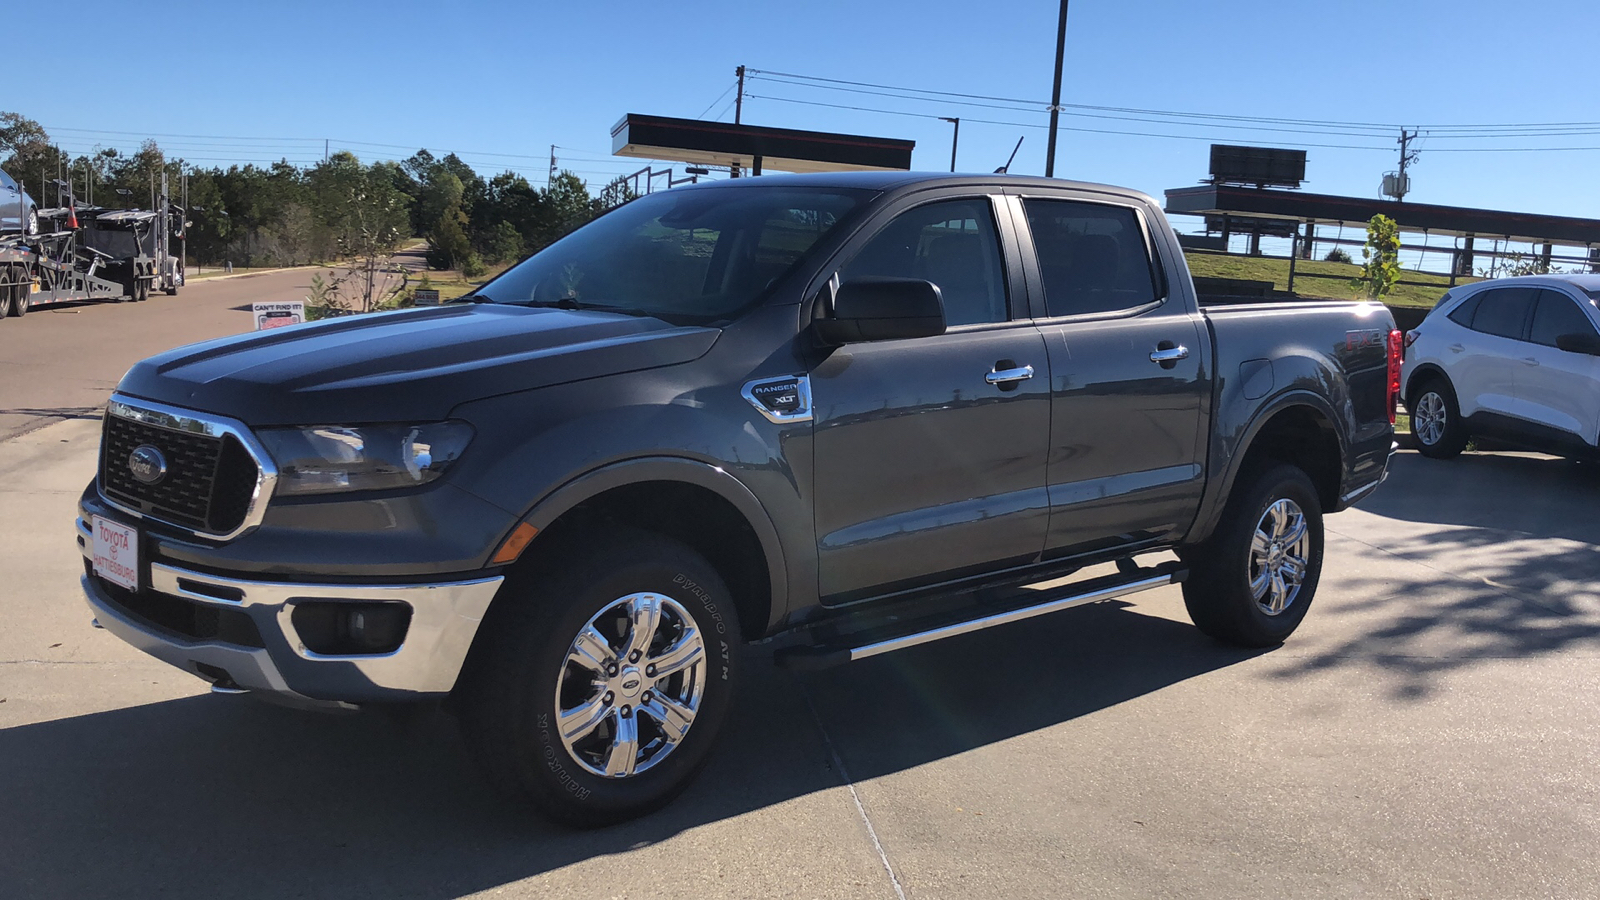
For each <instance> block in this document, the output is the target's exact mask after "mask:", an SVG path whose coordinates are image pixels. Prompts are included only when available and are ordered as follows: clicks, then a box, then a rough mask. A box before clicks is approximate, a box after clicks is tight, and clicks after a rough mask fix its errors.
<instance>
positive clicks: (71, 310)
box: [0, 269, 316, 440]
mask: <svg viewBox="0 0 1600 900" xmlns="http://www.w3.org/2000/svg"><path fill="white" fill-rule="evenodd" d="M314 274H316V270H315V269H290V270H284V271H279V272H266V273H262V274H258V275H245V276H236V277H233V278H219V279H205V280H202V281H194V282H190V283H189V285H187V286H186V287H184V288H183V290H182V291H180V292H179V294H178V295H177V296H176V297H168V296H167V295H165V294H162V293H156V294H152V295H151V297H150V299H149V300H147V301H145V302H144V303H80V304H76V305H72V306H61V307H55V306H43V307H40V308H38V309H35V310H33V311H32V312H30V313H28V314H27V316H25V317H23V318H21V319H5V320H3V321H0V440H5V439H6V438H9V437H14V436H16V435H18V434H21V433H23V432H25V431H28V430H30V429H34V428H38V427H40V426H41V425H47V424H49V423H50V422H53V421H56V420H59V419H63V418H76V417H82V416H90V417H94V418H98V417H99V414H100V413H99V410H100V409H101V408H102V407H104V406H105V402H106V398H107V397H108V396H109V395H110V393H111V389H112V388H114V387H116V385H117V382H118V381H119V380H121V378H122V375H123V373H124V372H126V371H128V367H130V366H132V365H133V364H134V363H136V362H138V361H139V360H141V359H144V358H145V357H146V356H150V355H152V354H155V353H160V352H161V351H163V350H167V349H170V348H172V347H176V346H178V345H180V344H189V343H193V342H195V341H205V340H210V339H212V338H217V337H222V336H224V335H229V334H237V333H238V332H241V331H249V330H250V329H252V328H254V327H255V322H254V321H253V320H252V319H251V317H250V304H251V303H252V302H255V301H258V300H259V301H285V300H303V299H305V296H306V294H307V293H309V292H310V290H311V276H312V275H314Z"/></svg>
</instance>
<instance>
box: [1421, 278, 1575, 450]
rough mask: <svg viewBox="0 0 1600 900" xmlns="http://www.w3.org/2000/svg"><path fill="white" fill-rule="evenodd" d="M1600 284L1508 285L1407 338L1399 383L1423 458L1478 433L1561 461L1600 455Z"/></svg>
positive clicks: (1438, 316) (1462, 295) (1437, 310)
mask: <svg viewBox="0 0 1600 900" xmlns="http://www.w3.org/2000/svg"><path fill="white" fill-rule="evenodd" d="M1597 299H1600V275H1532V276H1527V277H1522V278H1501V279H1497V280H1494V281H1485V282H1479V283H1478V284H1472V285H1467V286H1465V287H1458V288H1455V289H1453V290H1451V291H1450V292H1449V293H1448V294H1445V295H1444V298H1443V299H1441V300H1440V301H1439V304H1438V305H1437V306H1435V307H1434V308H1433V311H1432V312H1430V313H1428V317H1427V318H1426V319H1424V320H1423V321H1422V324H1421V325H1418V326H1417V327H1416V329H1415V330H1413V331H1411V332H1410V333H1408V334H1407V335H1406V361H1405V368H1404V370H1403V372H1402V375H1401V378H1402V381H1401V384H1402V385H1403V386H1404V393H1403V396H1404V397H1405V400H1406V409H1408V410H1409V411H1410V412H1411V433H1412V434H1413V435H1415V436H1416V440H1417V449H1418V450H1420V451H1422V453H1423V454H1424V455H1425V456H1432V457H1438V458H1444V457H1450V456H1455V455H1456V454H1458V453H1460V452H1461V451H1462V449H1463V448H1465V447H1466V445H1467V441H1468V439H1470V438H1471V437H1472V435H1474V434H1481V435H1485V436H1487V437H1493V438H1498V439H1500V440H1503V441H1507V442H1509V443H1513V444H1518V445H1522V446H1526V447H1530V448H1532V449H1535V450H1543V451H1545V452H1548V453H1556V454H1560V455H1562V456H1596V455H1600V454H1597V447H1600V308H1597V307H1596V305H1595V304H1596V300H1597Z"/></svg>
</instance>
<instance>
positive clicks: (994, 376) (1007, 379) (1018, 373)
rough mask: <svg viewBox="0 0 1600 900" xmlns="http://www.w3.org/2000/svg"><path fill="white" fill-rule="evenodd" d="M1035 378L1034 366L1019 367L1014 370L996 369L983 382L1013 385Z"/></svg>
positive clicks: (984, 377)
mask: <svg viewBox="0 0 1600 900" xmlns="http://www.w3.org/2000/svg"><path fill="white" fill-rule="evenodd" d="M1032 377H1033V366H1017V367H1015V368H1012V369H995V370H994V371H992V372H990V373H989V374H987V375H985V376H983V380H984V381H987V382H989V383H990V384H1012V383H1014V382H1018V381H1027V380H1028V379H1029V378H1032Z"/></svg>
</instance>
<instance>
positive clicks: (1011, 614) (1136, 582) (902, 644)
mask: <svg viewBox="0 0 1600 900" xmlns="http://www.w3.org/2000/svg"><path fill="white" fill-rule="evenodd" d="M1118 568H1119V569H1123V570H1122V571H1119V572H1117V573H1116V574H1114V575H1105V576H1102V577H1099V578H1092V579H1089V580H1087V581H1079V582H1074V583H1072V584H1065V585H1062V586H1060V587H1058V588H1055V589H1053V590H1051V591H1049V592H1042V593H1041V592H1038V591H1022V592H1020V593H1019V594H1018V595H1015V596H1012V597H1010V598H1008V599H1010V600H1011V602H1012V603H1020V604H1022V605H1016V606H1010V607H1009V608H1002V609H1000V610H998V611H997V610H996V609H995V604H994V603H974V604H970V605H968V606H967V607H965V608H963V609H962V610H960V611H957V612H955V613H953V614H946V615H942V616H934V617H929V618H925V619H915V620H912V621H903V622H896V621H889V622H884V623H882V624H876V625H869V626H868V627H864V628H860V629H857V630H853V631H850V633H848V634H841V633H839V632H840V631H842V630H843V629H840V628H839V625H840V623H838V622H829V623H824V624H823V625H821V626H814V627H813V628H811V629H807V630H805V631H802V632H801V634H802V635H803V636H804V635H808V634H809V635H810V636H811V638H812V640H810V641H809V642H804V638H802V640H803V642H802V643H800V644H798V645H793V646H788V647H783V648H780V649H778V650H777V651H776V652H775V653H774V654H773V659H774V661H775V662H777V664H778V665H780V666H783V667H784V668H786V669H791V670H794V671H814V670H817V669H826V668H831V667H833V666H837V665H841V664H843V663H847V662H854V661H856V660H858V659H866V658H867V657H869V656H877V655H879V654H882V653H888V652H890V651H892V650H903V649H905V648H907V647H915V646H917V645H918V644H927V643H930V642H932V641H938V640H943V639H944V638H948V637H955V636H956V635H958V634H967V633H969V632H973V631H981V630H983V629H985V628H992V627H994V626H996V625H1006V624H1009V623H1011V622H1020V621H1022V620H1023V619H1031V618H1033V617H1034V616H1042V615H1047V614H1049V613H1053V612H1060V611H1061V610H1064V609H1071V608H1072V607H1074V606H1083V605H1084V604H1087V603H1098V602H1099V601H1101V600H1111V599H1113V598H1116V597H1124V596H1127V595H1128V594H1137V593H1139V592H1140V591H1148V590H1150V589H1151V588H1158V587H1165V586H1167V585H1169V584H1178V583H1180V582H1182V581H1183V580H1184V579H1185V578H1187V577H1188V575H1189V570H1188V568H1187V567H1185V566H1184V565H1183V564H1182V563H1180V562H1166V563H1162V564H1161V565H1158V566H1152V567H1149V568H1138V567H1134V566H1131V565H1130V566H1128V567H1126V568H1123V567H1122V566H1119V567H1118ZM1041 596H1042V597H1043V598H1044V599H1041ZM889 618H890V619H893V618H894V617H892V616H891V617H889ZM823 630H827V631H832V632H834V635H833V637H832V638H831V639H828V638H824V637H823V636H822V635H821V634H818V632H819V631H823Z"/></svg>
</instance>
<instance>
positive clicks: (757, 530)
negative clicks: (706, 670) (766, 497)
mask: <svg viewBox="0 0 1600 900" xmlns="http://www.w3.org/2000/svg"><path fill="white" fill-rule="evenodd" d="M520 522H521V523H525V524H528V525H531V526H533V527H534V528H536V529H538V532H537V534H536V536H535V537H534V538H533V540H532V542H531V543H530V544H529V545H528V547H527V549H526V550H525V551H524V552H523V553H522V555H521V557H520V558H519V559H518V561H517V562H516V563H515V564H514V565H513V571H515V570H516V569H517V568H524V569H526V568H532V567H535V566H537V565H539V564H540V562H541V561H542V560H544V559H547V558H548V557H549V554H551V553H559V551H560V548H561V546H562V545H563V544H565V543H567V542H569V541H572V540H578V539H581V535H582V534H583V532H584V531H585V530H587V529H593V528H603V527H606V526H608V525H622V526H627V527H635V528H641V529H644V530H647V531H652V532H655V533H658V534H664V535H666V536H668V537H671V538H673V539H675V540H678V541H680V542H682V543H684V544H686V545H688V546H689V547H690V548H692V549H694V550H695V551H696V552H697V553H699V554H700V555H701V556H703V557H705V558H706V561H707V562H709V563H710V564H711V566H712V567H713V568H715V569H716V570H717V572H718V573H719V574H720V575H722V578H723V581H724V582H725V583H726V584H727V585H728V589H729V591H730V592H732V594H733V598H734V604H735V607H736V609H737V610H738V613H739V621H740V628H741V630H742V632H743V637H744V638H745V639H746V640H754V639H758V638H760V637H763V636H765V635H766V634H767V633H769V632H770V631H771V630H772V629H773V628H774V627H775V625H776V623H777V622H778V621H779V619H780V618H781V617H782V616H783V614H784V612H785V611H786V609H787V601H788V594H787V592H788V571H787V566H786V565H785V563H784V556H783V552H782V545H781V544H780V542H779V538H778V532H777V529H776V528H775V527H774V526H773V524H772V521H771V519H770V518H769V517H768V515H767V513H766V510H765V509H764V508H763V507H762V505H761V502H760V501H759V500H758V499H757V498H756V496H755V495H754V494H753V493H751V491H750V489H749V488H747V487H746V486H745V485H744V483H743V482H741V481H739V480H738V479H737V478H735V477H734V476H733V475H731V474H729V473H728V472H727V471H726V470H724V469H721V468H718V467H716V466H713V465H710V464H708V463H704V462H700V461H697V460H691V459H685V458H681V457H650V458H642V459H633V460H626V461H623V462H618V463H613V464H610V465H607V466H604V467H602V468H600V469H596V470H594V471H591V472H588V473H586V474H583V475H580V476H578V477H576V478H574V479H572V480H571V481H569V482H567V483H566V484H564V485H563V486H561V487H560V488H558V489H556V490H555V491H553V492H551V493H550V494H548V495H546V496H545V497H544V498H542V499H540V500H539V501H538V502H537V503H535V504H534V506H533V507H532V508H531V509H530V510H529V511H528V512H527V514H525V515H524V516H523V517H522V519H521V520H520Z"/></svg>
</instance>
